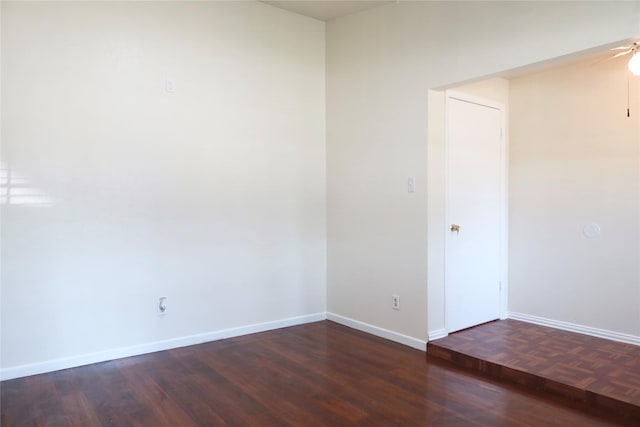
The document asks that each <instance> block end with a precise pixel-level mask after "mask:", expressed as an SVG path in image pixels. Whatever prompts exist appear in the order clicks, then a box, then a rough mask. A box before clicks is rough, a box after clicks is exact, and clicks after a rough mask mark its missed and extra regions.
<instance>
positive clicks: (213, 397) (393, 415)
mask: <svg viewBox="0 0 640 427" xmlns="http://www.w3.org/2000/svg"><path fill="white" fill-rule="evenodd" d="M0 386H1V401H0V403H1V412H2V417H1V422H2V426H3V427H5V426H7V427H8V426H67V425H78V426H81V425H86V426H101V425H104V426H154V427H155V426H172V427H175V426H217V425H233V426H287V425H295V426H305V427H306V426H427V425H428V426H491V427H494V426H613V425H625V424H624V423H625V422H628V421H625V420H624V419H615V418H612V417H606V418H605V417H603V416H602V415H601V414H598V413H596V412H595V411H593V410H591V408H590V407H589V406H587V405H581V404H578V403H575V404H574V403H566V402H565V401H564V399H562V400H557V399H556V398H553V397H547V396H545V395H542V394H540V393H538V392H535V391H525V390H520V389H519V388H517V387H515V386H510V385H505V384H501V383H497V382H494V381H491V380H488V379H485V378H482V377H479V376H476V375H475V374H472V373H469V372H465V371H462V370H458V369H456V368H454V367H451V366H448V364H446V362H438V361H433V360H426V358H425V354H424V353H423V352H421V351H418V350H414V349H411V348H408V347H405V346H402V345H400V344H395V343H392V342H390V341H386V340H383V339H380V338H377V337H373V336H370V335H367V334H365V333H362V332H358V331H355V330H353V329H349V328H347V327H344V326H341V325H338V324H335V323H332V322H329V321H324V322H318V323H312V324H307V325H302V326H295V327H291V328H285V329H279V330H275V331H271V332H264V333H260V334H254V335H247V336H243V337H238V338H232V339H228V340H223V341H216V342H213V343H207V344H202V345H197V346H191V347H185V348H181V349H175V350H169V351H163V352H158V353H153V354H149V355H143V356H137V357H131V358H126V359H120V360H116V361H111V362H105V363H98V364H94V365H89V366H84V367H79V368H74V369H67V370H64V371H58V372H53V373H49V374H43V375H36V376H32V377H26V378H20V379H15V380H10V381H4V382H2V384H1V385H0ZM628 425H632V424H628Z"/></svg>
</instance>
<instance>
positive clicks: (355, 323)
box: [327, 312, 427, 351]
mask: <svg viewBox="0 0 640 427" xmlns="http://www.w3.org/2000/svg"><path fill="white" fill-rule="evenodd" d="M327 320H331V321H333V322H336V323H340V324H341V325H344V326H348V327H350V328H353V329H357V330H359V331H362V332H366V333H368V334H371V335H375V336H377V337H381V338H385V339H388V340H390V341H394V342H397V343H400V344H404V345H407V346H409V347H413V348H417V349H418V350H422V351H427V342H426V341H422V340H419V339H417V338H413V337H410V336H408V335H403V334H400V333H398V332H393V331H390V330H388V329H384V328H380V327H378V326H374V325H370V324H368V323H364V322H360V321H359V320H354V319H350V318H348V317H344V316H340V315H338V314H335V313H329V312H327Z"/></svg>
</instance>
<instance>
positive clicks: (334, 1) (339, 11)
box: [261, 0, 392, 21]
mask: <svg viewBox="0 0 640 427" xmlns="http://www.w3.org/2000/svg"><path fill="white" fill-rule="evenodd" d="M261 1H262V2H263V3H267V4H270V5H271V6H275V7H279V8H280V9H285V10H288V11H290V12H295V13H299V14H300V15H305V16H308V17H310V18H315V19H319V20H321V21H330V20H332V19H335V18H339V17H341V16H344V15H349V14H351V13H356V12H360V11H361V10H365V9H370V8H372V7H376V6H380V5H382V4H386V3H392V1H391V0H261Z"/></svg>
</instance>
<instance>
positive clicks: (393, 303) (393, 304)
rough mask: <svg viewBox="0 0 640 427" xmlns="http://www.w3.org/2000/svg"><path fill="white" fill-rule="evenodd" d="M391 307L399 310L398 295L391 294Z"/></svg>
mask: <svg viewBox="0 0 640 427" xmlns="http://www.w3.org/2000/svg"><path fill="white" fill-rule="evenodd" d="M391 308H393V309H394V310H400V295H391Z"/></svg>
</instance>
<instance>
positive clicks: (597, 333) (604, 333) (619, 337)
mask: <svg viewBox="0 0 640 427" xmlns="http://www.w3.org/2000/svg"><path fill="white" fill-rule="evenodd" d="M509 318H510V319H513V320H521V321H523V322H528V323H535V324H536V325H542V326H549V327H551V328H556V329H562V330H565V331H569V332H577V333H579V334H585V335H591V336H593V337H598V338H605V339H608V340H613V341H620V342H623V343H627V344H635V345H640V337H638V336H635V335H629V334H623V333H621V332H614V331H608V330H606V329H598V328H592V327H591V326H583V325H577V324H575V323H569V322H562V321H560V320H553V319H546V318H544V317H538V316H532V315H530V314H523V313H514V312H512V311H510V312H509Z"/></svg>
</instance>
